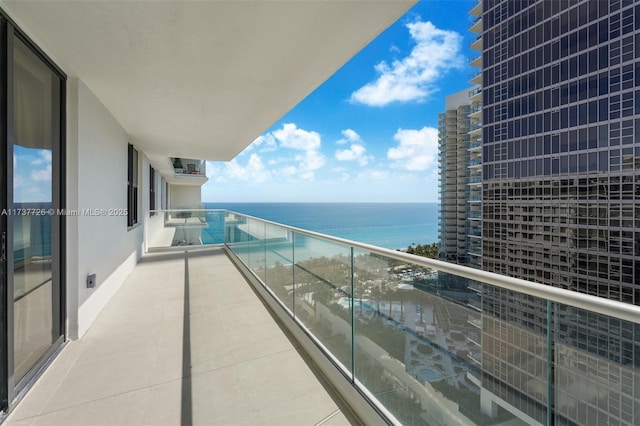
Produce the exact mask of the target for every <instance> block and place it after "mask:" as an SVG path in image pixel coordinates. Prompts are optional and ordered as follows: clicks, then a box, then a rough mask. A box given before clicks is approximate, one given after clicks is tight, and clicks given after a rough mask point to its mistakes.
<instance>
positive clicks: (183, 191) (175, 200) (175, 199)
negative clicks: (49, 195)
mask: <svg viewBox="0 0 640 426" xmlns="http://www.w3.org/2000/svg"><path fill="white" fill-rule="evenodd" d="M169 192H170V202H171V206H170V208H172V209H180V208H190V209H195V208H200V207H201V205H202V201H201V200H200V193H201V187H200V186H187V185H170V187H169Z"/></svg>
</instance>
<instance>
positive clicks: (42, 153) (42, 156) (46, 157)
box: [31, 149, 51, 166]
mask: <svg viewBox="0 0 640 426" xmlns="http://www.w3.org/2000/svg"><path fill="white" fill-rule="evenodd" d="M38 157H39V158H36V159H35V160H33V161H31V164H32V165H34V166H39V165H41V164H46V165H51V151H50V150H48V149H41V150H38Z"/></svg>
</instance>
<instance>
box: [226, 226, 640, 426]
mask: <svg viewBox="0 0 640 426" xmlns="http://www.w3.org/2000/svg"><path fill="white" fill-rule="evenodd" d="M243 220H244V219H242V220H237V222H238V225H237V228H234V229H235V230H234V232H238V233H239V234H240V237H238V238H235V237H234V238H231V237H232V235H231V234H229V235H227V238H228V240H229V241H230V242H229V247H230V248H232V249H233V250H234V251H236V252H237V253H238V254H239V256H240V257H241V258H242V256H245V257H250V256H251V255H253V252H252V253H251V254H250V255H246V254H245V253H244V252H243V250H246V247H247V246H250V245H251V244H256V245H257V244H258V243H256V241H260V243H259V244H263V243H264V245H263V250H264V253H265V255H264V257H260V255H258V256H257V257H255V258H253V260H251V261H246V263H247V265H252V268H253V270H254V273H256V275H257V276H259V277H262V279H263V281H264V282H265V283H266V285H267V286H268V287H269V288H270V289H272V291H273V293H274V294H275V295H276V296H277V297H279V298H280V300H281V301H282V302H283V304H284V305H285V306H287V307H288V308H289V309H290V310H291V311H293V312H294V315H295V317H296V318H297V320H298V321H299V323H300V324H301V325H302V326H303V327H305V328H306V329H307V331H309V332H310V333H311V335H312V336H313V338H315V339H316V341H317V342H318V343H320V344H321V345H322V346H323V347H324V348H325V349H326V350H327V356H329V357H331V358H333V359H334V360H337V361H339V363H340V364H341V365H343V366H344V367H345V368H346V372H347V373H349V372H351V373H352V374H353V376H352V377H353V379H354V385H355V386H357V387H359V388H360V390H361V391H362V392H363V393H364V394H366V395H370V396H371V398H372V400H373V401H374V402H375V403H376V404H380V405H379V406H380V408H381V410H382V411H384V412H386V413H388V414H389V415H390V416H393V417H394V418H395V419H396V420H398V421H399V422H400V423H403V424H482V425H498V424H557V425H565V424H566V425H569V424H638V422H637V419H638V418H639V417H638V416H639V415H640V392H638V390H640V339H639V338H638V336H640V325H638V324H637V323H635V322H634V323H631V322H625V321H624V320H620V319H616V318H610V317H606V316H604V315H601V314H595V313H593V312H591V311H584V310H580V309H577V308H573V307H569V306H565V305H562V304H560V303H555V302H550V301H549V300H547V299H542V298H539V297H535V296H532V295H527V294H523V293H520V292H517V291H514V290H510V289H508V288H501V287H498V286H494V285H490V284H487V283H486V282H482V280H488V282H492V281H491V280H494V281H495V280H496V278H495V277H497V276H494V277H493V278H492V277H487V276H485V275H483V274H482V273H480V272H473V273H472V272H471V271H472V270H469V269H468V268H461V273H464V274H465V275H469V274H471V275H469V276H471V277H474V278H476V279H475V280H472V279H470V278H465V277H461V276H458V275H453V274H448V273H445V272H442V271H438V270H437V269H438V268H445V269H450V270H451V268H452V267H450V266H445V265H446V264H442V263H439V262H433V261H426V260H424V259H423V258H417V257H415V256H409V255H406V254H404V253H402V254H399V253H398V252H391V251H388V250H384V249H377V248H372V247H366V246H362V245H359V244H357V243H354V245H353V246H349V245H347V244H348V243H346V244H345V242H344V241H337V240H334V239H332V238H331V237H326V238H325V237H323V236H321V235H315V236H310V235H308V234H306V233H299V232H296V231H295V229H286V227H280V226H278V225H276V224H266V226H265V227H264V228H262V229H263V232H262V233H261V234H259V233H257V232H253V235H254V236H253V238H254V239H253V240H249V238H248V237H243V236H242V235H243V233H242V232H241V231H242V230H243V229H250V228H251V226H252V225H251V224H250V223H251V221H248V223H247V221H246V220H244V222H243ZM257 222H260V221H257ZM233 226H234V227H236V225H233ZM256 226H257V225H256ZM229 227H231V224H230V223H229ZM229 227H228V229H229ZM245 235H246V233H245ZM243 244H244V245H243ZM367 248H369V249H370V251H369V250H366V249H367ZM256 259H257V260H258V261H256ZM262 261H264V266H261V264H262ZM260 268H263V272H260ZM497 281H498V282H500V283H504V285H505V287H510V286H515V287H517V288H522V289H527V290H530V291H532V294H538V295H539V294H540V293H535V292H536V291H540V289H538V290H535V288H534V289H533V290H531V288H533V287H529V286H535V284H533V283H520V282H513V283H512V282H511V281H509V279H507V281H503V280H497ZM516 281H517V280H516ZM542 294H547V293H546V292H545V291H542ZM549 295H550V297H556V298H557V297H561V296H558V295H554V293H551V292H549ZM556 300H557V299H556ZM564 300H573V296H570V298H569V299H564ZM576 303H585V304H587V305H589V303H592V302H589V301H579V302H576ZM598 306H599V305H598ZM605 310H606V309H605ZM619 310H620V311H621V312H622V313H621V315H628V314H625V310H624V309H622V308H620V309H619ZM609 312H610V311H609ZM626 318H627V319H628V320H629V321H633V319H632V318H634V317H633V316H631V317H626ZM630 318H631V319H630ZM351 342H353V344H351Z"/></svg>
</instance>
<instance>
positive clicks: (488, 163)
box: [474, 0, 640, 425]
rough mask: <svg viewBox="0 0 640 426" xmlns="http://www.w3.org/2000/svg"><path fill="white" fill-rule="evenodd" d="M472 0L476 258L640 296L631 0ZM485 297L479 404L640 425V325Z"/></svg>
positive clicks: (636, 71) (639, 137)
mask: <svg viewBox="0 0 640 426" xmlns="http://www.w3.org/2000/svg"><path fill="white" fill-rule="evenodd" d="M481 5H482V15H481V19H480V24H479V25H481V28H482V40H483V53H482V85H483V92H482V93H483V94H482V97H483V99H482V104H483V110H482V117H483V128H482V131H483V135H482V139H483V144H482V150H483V153H482V159H483V166H482V168H483V171H482V172H483V181H482V185H483V190H482V194H483V196H482V204H483V214H482V216H483V230H482V264H483V269H485V270H487V271H491V272H496V273H500V274H503V275H508V276H513V277H518V278H522V279H526V280H530V281H534V282H539V283H543V284H547V285H550V286H556V287H561V288H564V289H570V290H573V291H576V292H580V293H587V294H591V295H596V296H600V297H604V298H609V299H613V300H617V301H621V302H624V303H630V304H634V305H640V1H630V0H628V1H621V0H610V1H556V0H553V1H552V0H548V1H547V0H524V1H511V0H509V1H507V0H505V1H501V0H485V1H483V2H482V3H481ZM474 25H475V23H474ZM482 305H483V313H484V320H483V345H482V346H483V354H482V366H483V367H482V368H483V383H482V384H483V388H484V389H485V390H486V392H487V393H486V395H485V396H486V397H487V399H490V400H491V401H492V402H491V403H487V404H486V410H487V411H488V412H491V410H492V408H491V405H492V404H498V405H501V406H503V407H509V409H510V410H516V411H518V412H520V413H523V414H524V415H526V416H529V417H530V418H531V419H532V421H536V422H539V423H549V420H550V419H554V420H553V422H555V423H556V424H629V425H631V424H640V375H639V373H638V368H639V367H640V330H639V329H638V328H637V327H635V328H633V327H631V328H625V327H622V326H621V325H620V323H619V322H615V321H613V322H612V321H609V320H604V319H602V318H600V317H598V316H595V315H581V314H580V313H579V312H576V311H575V310H572V309H566V310H559V309H555V310H553V309H548V308H547V306H546V305H545V303H544V302H543V301H540V300H536V299H535V298H522V297H516V296H514V295H513V294H510V293H509V292H508V291H496V292H494V293H491V294H489V293H488V292H485V293H484V294H483V302H482ZM549 318H551V319H553V324H554V326H553V327H552V329H551V330H549V329H548V327H546V326H545V325H544V324H548V323H547V322H546V321H547V320H548V319H549ZM523 329H524V330H526V331H523ZM549 333H552V334H553V336H554V339H553V342H554V343H552V344H550V343H549V342H551V341H552V340H551V339H547V337H548V336H549ZM492 342H493V343H492ZM549 353H550V354H552V356H553V357H554V358H555V359H556V366H555V368H554V369H551V368H550V367H549V366H548V365H547V363H546V362H545V361H544V360H545V359H546V357H547V355H548V354H549ZM565 359H567V360H569V359H571V361H566V362H564V360H565ZM576 359H578V360H579V361H577V362H576ZM547 389H553V393H554V395H555V396H556V402H555V404H554V405H552V404H549V403H548V401H547V395H548V392H547Z"/></svg>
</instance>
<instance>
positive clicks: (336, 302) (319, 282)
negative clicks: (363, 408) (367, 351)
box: [293, 233, 352, 371]
mask: <svg viewBox="0 0 640 426" xmlns="http://www.w3.org/2000/svg"><path fill="white" fill-rule="evenodd" d="M294 239H295V241H294V260H295V263H294V271H293V278H294V303H295V306H294V313H295V316H296V318H297V319H298V320H299V321H301V322H302V323H303V324H304V326H305V327H306V328H307V329H308V330H309V331H310V332H311V333H313V334H314V335H315V336H316V338H317V339H318V340H319V341H320V343H322V344H323V345H324V346H325V347H326V348H327V349H328V350H329V351H330V352H331V354H332V355H333V356H334V357H335V358H336V359H337V360H338V361H340V363H341V364H342V365H343V366H344V367H345V368H346V369H347V370H349V371H350V370H351V363H352V353H351V347H352V345H351V340H352V336H351V299H350V296H351V249H350V248H349V247H348V246H344V245H341V244H337V243H333V242H330V241H327V240H323V239H320V238H315V237H310V236H307V235H304V234H300V233H295V234H294Z"/></svg>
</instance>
